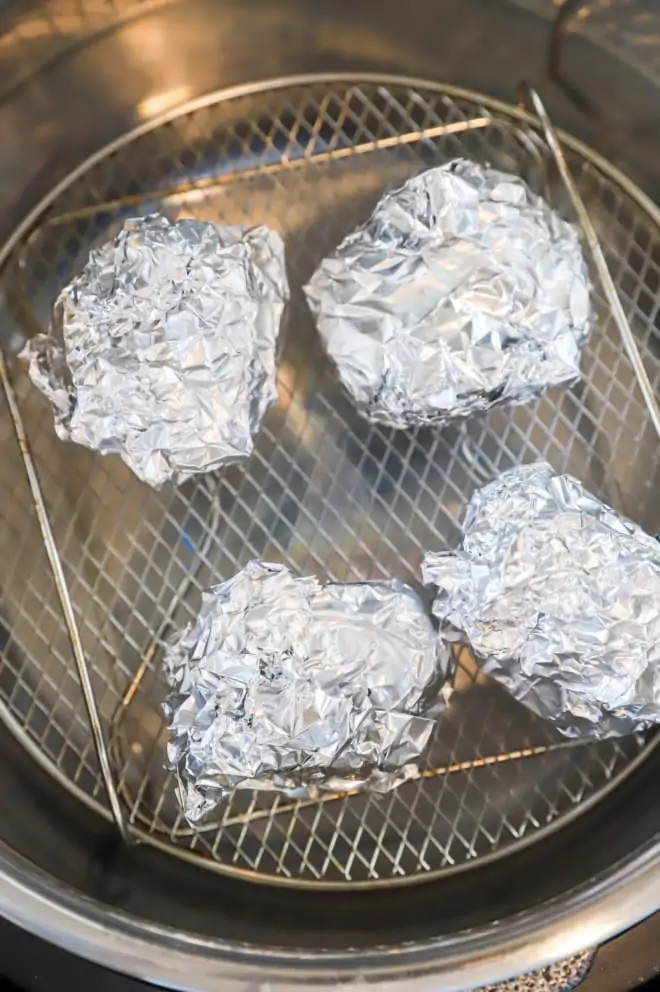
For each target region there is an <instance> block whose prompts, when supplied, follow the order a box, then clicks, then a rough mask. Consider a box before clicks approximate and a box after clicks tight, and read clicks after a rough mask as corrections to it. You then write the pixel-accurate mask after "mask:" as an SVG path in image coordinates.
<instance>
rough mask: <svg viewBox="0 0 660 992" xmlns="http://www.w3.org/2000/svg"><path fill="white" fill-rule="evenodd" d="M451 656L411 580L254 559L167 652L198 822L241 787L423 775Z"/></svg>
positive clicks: (310, 791)
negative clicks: (307, 570) (321, 577)
mask: <svg viewBox="0 0 660 992" xmlns="http://www.w3.org/2000/svg"><path fill="white" fill-rule="evenodd" d="M448 661H449V656H448V652H447V650H446V648H445V647H444V645H442V644H441V643H440V642H439V641H438V639H437V637H436V633H435V630H434V627H433V625H432V623H431V620H430V617H429V616H428V611H427V610H426V609H425V608H424V605H423V604H422V602H421V600H420V599H419V597H418V596H417V595H416V593H414V592H413V591H412V590H411V589H410V588H409V587H407V586H405V585H402V584H401V583H399V582H394V581H391V582H364V583H330V584H328V585H325V586H323V585H321V584H320V583H319V582H318V580H317V579H315V578H297V577H294V576H293V575H292V573H291V572H290V571H289V570H288V569H287V568H286V567H285V566H283V565H273V564H267V563H262V562H252V563H250V564H249V565H248V566H247V567H246V568H245V569H243V570H242V571H241V572H239V573H237V574H236V575H235V576H234V577H233V578H231V579H229V580H228V581H226V582H222V583H220V584H219V585H217V586H215V587H213V588H211V589H210V590H209V591H208V592H206V593H205V594H204V596H203V604H202V608H201V611H200V613H199V616H198V617H197V620H196V621H195V623H194V624H192V625H190V626H189V627H188V628H186V629H185V630H184V631H183V632H181V633H180V634H177V635H176V636H175V637H174V638H173V639H172V641H171V643H170V644H169V646H168V648H167V650H166V653H165V670H166V675H167V678H168V682H169V685H170V687H171V692H170V694H169V696H168V698H167V701H166V704H165V715H166V721H167V724H168V727H169V735H170V737H169V747H168V759H169V762H170V764H171V767H172V768H173V769H174V770H175V771H176V774H177V779H178V792H179V799H180V802H181V805H182V808H183V811H184V813H185V815H186V817H187V819H188V820H189V821H190V822H192V823H195V822H198V821H199V820H201V819H203V818H204V817H205V816H207V814H208V813H209V812H211V811H212V810H213V809H214V808H215V807H216V805H217V804H218V803H219V802H220V801H222V800H223V798H224V797H225V796H226V795H227V794H228V793H229V792H231V791H233V790H235V789H253V790H264V791H281V792H284V793H286V794H288V795H293V796H309V797H313V796H317V795H318V794H319V793H322V792H327V791H331V792H335V791H351V790H364V789H370V790H374V791H378V792H386V791H388V790H390V789H392V788H394V787H395V786H396V785H398V784H399V783H401V782H403V781H405V780H406V779H407V778H410V777H411V776H413V775H415V774H417V769H418V761H419V759H420V757H421V756H422V755H423V753H424V751H425V749H426V747H427V744H428V742H429V738H430V737H431V733H432V730H433V726H434V721H433V718H432V717H431V716H430V714H428V713H427V708H428V706H429V705H430V704H431V703H433V702H435V701H436V696H437V690H438V688H439V687H440V685H441V683H442V681H443V679H444V677H445V675H446V672H447V669H448Z"/></svg>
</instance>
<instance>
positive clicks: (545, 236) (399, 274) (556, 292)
mask: <svg viewBox="0 0 660 992" xmlns="http://www.w3.org/2000/svg"><path fill="white" fill-rule="evenodd" d="M305 292H306V296H307V300H308V303H309V306H310V308H311V310H312V312H313V314H314V315H315V317H316V320H317V323H318V327H319V331H320V334H321V336H322V338H323V340H324V343H325V346H326V349H327V351H328V353H329V355H330V356H331V358H332V359H333V360H334V362H335V364H336V366H337V370H338V373H339V377H340V379H341V381H342V382H343V384H344V386H345V387H346V389H347V390H348V392H349V393H350V395H351V396H352V398H353V400H354V401H355V403H356V405H357V407H358V408H359V409H360V410H361V411H362V413H363V414H364V415H365V416H366V417H367V418H368V419H369V420H370V421H371V422H373V423H383V424H387V425H389V426H393V427H399V428H406V427H414V426H423V425H425V424H432V423H442V422H444V421H448V420H451V419H453V418H456V417H465V416H467V415H469V414H472V413H474V412H476V411H483V410H488V409H490V408H491V407H493V406H496V405H499V404H503V403H516V404H518V403H525V402H527V401H528V400H529V399H530V398H532V397H533V396H535V395H536V394H538V393H540V392H541V391H543V390H544V389H546V388H547V387H553V386H567V385H570V384H571V383H573V382H575V381H577V380H578V379H579V378H580V352H581V348H582V346H583V345H584V344H585V342H586V340H587V338H588V335H589V331H590V328H591V323H592V312H591V304H590V280H589V275H588V270H587V266H586V263H585V260H584V256H583V253H582V249H581V246H580V241H579V237H578V234H577V231H576V229H575V228H574V227H573V226H572V225H571V224H569V223H567V222H566V221H564V220H563V219H562V218H561V217H560V216H559V215H558V214H557V213H555V212H554V211H553V210H552V209H551V208H550V207H549V206H548V205H547V204H546V203H545V201H544V200H542V199H541V198H540V197H538V196H536V195H535V194H534V193H532V191H531V190H530V189H529V188H528V186H527V185H526V184H525V182H524V181H523V180H522V179H520V178H519V177H517V176H513V175H507V174H505V173H502V172H498V171H496V170H494V169H490V168H484V167H482V166H481V165H478V164H476V163H475V162H469V161H466V160H462V159H459V160H456V161H453V162H450V163H449V164H447V165H443V166H440V167H439V168H433V169H429V170H428V171H426V172H423V173H421V174H420V175H418V176H415V177H414V178H412V179H410V180H408V182H406V183H405V184H404V185H403V186H402V187H401V188H400V189H396V190H394V191H393V192H390V193H387V194H386V195H385V196H383V198H382V199H381V200H380V202H379V203H378V205H377V206H376V208H375V210H374V212H373V214H372V215H371V217H370V218H369V220H368V221H367V222H366V223H365V224H364V225H363V226H362V227H360V228H359V229H358V230H356V231H354V232H353V233H352V234H349V235H348V237H346V238H345V239H344V240H343V241H342V242H341V244H340V245H339V247H338V248H337V249H336V250H335V251H334V252H333V253H332V254H331V255H330V256H329V257H327V258H326V259H324V260H323V261H322V262H321V264H320V266H319V267H318V269H317V270H316V272H315V273H314V275H313V277H312V279H311V281H310V282H309V284H308V285H307V287H306V288H305Z"/></svg>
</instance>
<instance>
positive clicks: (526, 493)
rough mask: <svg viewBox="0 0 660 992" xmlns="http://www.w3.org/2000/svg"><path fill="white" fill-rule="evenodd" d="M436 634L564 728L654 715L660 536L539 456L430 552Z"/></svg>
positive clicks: (493, 489)
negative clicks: (464, 647)
mask: <svg viewBox="0 0 660 992" xmlns="http://www.w3.org/2000/svg"><path fill="white" fill-rule="evenodd" d="M422 571H423V577H424V581H425V582H426V583H427V584H433V585H435V586H436V587H437V597H436V599H435V602H434V606H433V612H434V614H435V616H436V617H437V618H438V620H439V621H440V631H441V636H444V637H445V638H446V639H448V640H458V641H465V642H466V643H467V644H468V645H469V646H470V647H471V649H472V651H473V653H474V655H475V658H476V659H477V661H478V662H480V663H481V669H482V671H483V672H485V673H486V674H488V675H490V676H492V678H494V679H496V680H497V681H498V682H501V683H502V685H504V686H505V687H506V688H507V689H508V690H509V692H510V693H511V694H512V695H513V696H514V697H515V698H516V699H518V700H519V701H520V702H522V703H524V704H525V705H526V706H529V707H530V708H531V709H532V710H533V711H534V712H535V713H537V714H539V716H542V717H545V718H546V719H548V720H550V721H551V722H552V723H553V724H554V725H555V726H556V727H557V728H558V729H559V730H560V731H561V732H562V733H564V734H565V735H566V736H568V737H575V738H581V737H594V738H601V737H613V736H620V735H624V734H630V733H633V732H634V731H641V730H644V729H646V728H648V727H650V726H651V725H652V724H655V723H657V722H660V545H659V544H658V541H657V540H656V539H655V538H653V537H650V536H649V535H648V534H645V533H644V531H642V530H641V529H640V528H639V527H638V526H637V525H636V524H634V523H633V522H632V521H630V520H628V519H627V518H625V517H623V516H621V515H620V514H619V513H617V512H616V511H615V510H612V509H610V508H609V507H608V506H606V505H604V504H603V503H601V502H600V501H599V500H598V499H596V497H595V496H592V495H591V494H590V493H588V492H587V491H586V490H585V489H584V488H583V487H582V486H581V485H580V483H579V482H577V481H576V480H575V479H573V478H571V477H570V476H566V475H562V476H558V475H555V474H554V472H553V471H552V469H551V468H550V467H549V466H548V465H545V464H543V463H538V464H534V465H528V466H523V467H520V468H516V469H512V470H511V471H509V472H506V473H504V474H503V475H501V476H500V477H499V478H497V479H496V480H495V481H494V482H491V483H489V484H488V485H487V486H485V487H484V488H483V489H481V490H480V491H478V492H477V493H476V494H475V495H474V497H473V498H472V500H471V502H470V504H469V506H468V511H467V516H466V519H465V524H464V536H463V542H462V548H461V550H460V551H458V552H455V553H440V554H428V555H427V556H426V557H425V559H424V564H423V569H422Z"/></svg>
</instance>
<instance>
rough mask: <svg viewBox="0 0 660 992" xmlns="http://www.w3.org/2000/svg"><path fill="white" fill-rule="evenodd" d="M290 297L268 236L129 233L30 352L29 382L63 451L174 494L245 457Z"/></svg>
mask: <svg viewBox="0 0 660 992" xmlns="http://www.w3.org/2000/svg"><path fill="white" fill-rule="evenodd" d="M287 296H288V287H287V281H286V275H285V269H284V246H283V243H282V240H281V238H280V236H279V235H278V234H276V233H275V232H273V231H269V230H268V229H267V228H265V227H256V228H251V229H243V228H239V227H220V226H218V225H217V224H211V223H204V222H201V221H194V220H180V221H178V222H176V223H172V222H170V221H169V220H168V219H167V218H166V217H163V216H159V215H152V216H148V217H141V218H135V219H131V220H127V221H126V222H125V223H124V225H123V226H122V228H121V230H120V231H119V233H118V234H117V236H116V237H115V238H114V239H113V240H111V241H109V242H107V243H106V244H104V245H103V246H101V247H100V248H97V249H94V250H92V252H91V253H90V256H89V259H88V261H87V263H86V265H85V266H84V268H83V270H82V272H81V273H80V275H78V276H77V277H76V278H75V279H73V281H72V282H71V283H70V284H69V285H68V286H66V287H65V288H64V289H63V290H62V292H61V293H60V295H59V297H58V299H57V302H56V304H55V310H54V316H53V322H52V326H51V328H50V331H49V333H48V334H46V335H39V336H37V337H36V338H33V339H32V340H31V341H30V342H28V345H27V347H26V351H25V354H26V357H27V358H28V360H29V374H30V377H31V379H32V381H33V382H34V383H35V385H36V386H38V388H39V389H40V390H41V391H42V393H44V394H45V395H46V397H47V398H48V399H49V400H50V401H51V403H52V405H53V409H54V418H55V429H56V431H57V434H58V436H59V437H60V438H62V439H63V440H70V441H75V442H77V443H78V444H82V445H85V446H86V447H88V448H93V449H95V450H97V451H101V452H103V453H104V454H108V453H111V452H112V453H115V454H118V455H120V456H121V458H122V459H123V460H124V462H126V464H127V465H128V466H129V467H130V468H131V469H132V470H133V472H134V473H135V474H136V475H137V476H138V477H139V478H140V479H142V480H143V481H144V482H147V483H149V484H150V485H152V486H156V487H158V486H160V485H162V484H163V483H164V482H167V481H168V480H172V481H174V482H179V483H180V482H183V481H184V480H185V479H187V478H189V477H190V476H192V475H195V474H197V473H199V472H211V471H214V470H215V469H217V468H219V467H220V466H222V465H225V464H227V463H230V462H234V461H237V460H238V459H241V458H243V457H245V456H247V455H249V454H250V452H251V450H252V446H253V445H252V438H253V436H254V434H255V433H256V431H257V429H258V427H259V424H260V422H261V419H262V417H263V415H264V413H265V411H266V409H267V408H268V406H269V405H270V403H272V402H273V401H274V399H275V397H276V342H277V337H278V333H279V327H280V319H281V316H282V311H283V309H284V304H285V301H286V299H287Z"/></svg>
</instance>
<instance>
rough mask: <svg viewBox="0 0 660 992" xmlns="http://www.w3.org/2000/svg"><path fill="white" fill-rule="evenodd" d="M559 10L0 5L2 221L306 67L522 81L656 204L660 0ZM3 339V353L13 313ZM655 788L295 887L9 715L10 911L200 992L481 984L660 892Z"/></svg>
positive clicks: (618, 927) (563, 950) (500, 86)
mask: <svg viewBox="0 0 660 992" xmlns="http://www.w3.org/2000/svg"><path fill="white" fill-rule="evenodd" d="M558 10H559V5H558V3H556V2H555V3H553V2H551V0H525V2H522V0H520V2H507V0H414V3H412V5H410V4H407V5H406V4H403V3H399V2H395V0H325V2H316V0H278V2H273V0H222V2H219V0H143V2H139V0H132V2H131V0H112V2H108V3H106V2H103V3H102V2H100V0H80V2H79V3H75V4H74V3H71V2H69V0H52V2H50V3H48V2H44V3H36V2H30V3H27V2H26V3H22V2H20V0H17V2H11V0H9V2H5V3H4V4H2V5H0V136H1V140H0V187H1V189H2V196H1V197H0V238H2V239H3V240H4V239H6V238H9V237H10V235H11V234H12V232H13V231H14V229H15V228H16V227H17V226H18V225H19V224H20V223H21V222H22V221H23V219H24V218H25V217H26V216H27V215H28V214H29V213H30V211H31V210H32V209H33V208H34V206H35V204H37V203H38V202H39V200H40V199H41V198H42V197H43V196H44V195H45V194H47V193H48V191H49V190H51V189H52V188H53V187H54V186H55V185H56V183H57V182H58V181H59V180H60V179H62V178H63V177H65V176H66V175H68V174H69V173H70V172H71V170H72V169H74V168H75V167H76V166H77V165H78V164H79V163H80V162H81V161H83V160H84V159H85V158H86V157H87V156H89V155H91V154H93V153H94V152H95V151H97V150H98V149H100V148H102V147H103V146H105V145H106V144H108V143H109V142H111V141H113V140H114V139H116V138H118V137H119V136H121V135H122V134H124V133H125V132H126V131H128V130H129V129H130V128H132V127H134V126H135V125H136V124H138V123H140V124H144V123H145V121H148V120H149V119H150V116H152V115H153V116H154V117H155V116H158V115H159V114H162V113H163V112H164V111H165V110H168V109H169V108H171V107H173V106H175V105H176V103H177V101H179V100H183V99H185V100H191V99H193V98H194V97H196V96H199V95H202V94H204V93H207V92H211V91H216V90H218V89H220V88H223V87H229V86H234V85H237V84H241V83H253V82H256V81H261V80H268V79H277V78H281V77H283V76H290V75H300V74H309V73H342V72H343V73H346V72H356V73H359V72H361V73H370V74H379V73H385V74H388V75H390V76H391V75H393V74H394V75H405V76H407V77H413V76H414V77H419V78H424V79H430V80H441V81H444V82H446V83H451V84H452V85H454V86H460V87H466V88H469V89H471V90H475V91H478V92H482V93H486V94H488V95H489V96H490V97H493V98H495V99H501V100H508V101H510V100H511V98H512V95H513V94H515V91H516V86H517V84H518V83H519V82H520V80H521V79H523V78H524V79H526V80H527V81H528V82H531V83H533V84H535V85H536V86H537V87H538V88H539V89H540V90H542V92H543V96H544V99H545V102H546V105H547V108H548V110H549V112H550V114H551V116H552V118H553V120H554V121H555V123H556V124H557V125H558V126H561V127H562V128H563V129H564V130H565V131H567V132H569V133H571V134H573V135H575V137H577V138H578V139H580V140H582V141H584V142H586V143H587V144H589V145H590V146H592V147H593V148H595V149H596V150H597V151H599V152H601V153H602V154H603V156H604V157H606V158H607V159H609V160H610V161H611V162H612V163H613V164H614V165H615V166H617V167H618V168H619V169H620V170H621V171H622V172H624V173H626V174H627V175H628V176H629V177H630V178H631V179H632V180H633V181H634V182H635V183H636V184H637V185H638V186H639V187H640V188H641V189H642V190H643V191H644V192H645V193H646V194H647V195H648V196H649V197H650V198H651V199H654V198H657V197H658V194H659V193H660V131H658V127H657V124H655V123H654V122H655V121H657V119H658V113H659V110H660V14H659V13H658V12H657V5H656V4H654V3H647V4H644V3H631V2H628V3H623V2H622V3H621V4H618V3H617V2H616V0H615V2H614V3H610V4H607V5H606V4H602V5H600V4H593V5H589V4H584V3H569V4H568V5H565V6H564V8H562V12H563V20H562V21H561V22H560V25H559V28H557V26H556V21H555V18H556V15H557V13H558ZM553 22H554V23H555V34H554V38H555V43H554V44H553V43H552V38H553ZM654 69H657V71H658V75H657V76H655V75H654ZM0 338H2V339H3V343H4V345H6V346H7V347H8V348H9V350H11V347H12V342H11V340H10V338H11V325H10V324H9V322H5V323H3V324H2V325H0ZM7 430H10V427H9V426H8V419H7V416H6V410H5V409H4V408H2V409H1V410H0V431H7ZM629 455H630V457H631V458H634V452H630V453H629ZM65 481H66V480H63V484H64V482H65ZM1 517H2V505H0V518H1ZM1 540H2V539H1V538H0V541H1ZM2 547H3V545H2V543H0V548H2ZM0 560H2V559H1V558H0ZM0 567H1V566H0ZM2 581H4V580H2ZM10 581H11V577H10V576H9V577H7V584H9V583H10ZM8 588H9V586H8ZM34 616H35V624H38V623H39V622H41V621H40V619H39V611H38V610H36V609H35V613H34ZM1 632H2V630H1V628H0V633H1ZM659 782H660V748H658V747H655V748H650V749H649V750H648V751H647V753H646V756H645V758H644V760H642V761H640V762H638V763H637V764H635V765H634V767H632V768H631V770H630V773H629V774H627V775H626V777H625V778H624V779H623V780H622V781H621V782H620V783H619V784H618V785H617V787H616V788H613V789H610V790H608V791H607V792H606V793H605V794H604V795H603V796H602V797H601V798H600V800H599V801H598V802H595V803H591V804H587V806H586V807H585V809H584V810H583V811H582V812H581V813H580V815H576V816H573V817H571V818H569V819H568V820H567V821H566V822H565V824H564V825H563V826H562V828H561V829H559V830H556V831H554V832H552V833H551V834H547V835H543V836H540V837H539V839H538V840H536V841H535V842H534V843H531V844H529V845H527V846H523V847H521V848H520V849H514V850H512V852H511V853H510V854H508V855H507V856H506V857H502V858H498V859H496V860H492V861H485V862H483V863H479V862H477V863H476V864H475V865H474V866H473V867H470V868H467V869H466V870H463V871H460V872H457V873H454V874H449V875H447V876H446V877H442V878H438V879H436V880H435V881H434V880H429V881H426V882H424V883H422V884H416V885H411V886H396V887H392V888H387V887H385V888H383V887H378V888H377V889H374V890H372V889H370V888H369V887H368V886H367V887H363V888H360V889H359V891H350V889H343V890H341V891H339V890H338V891H334V890H329V891H319V890H294V889H292V888H283V887H269V886H266V885H260V884H255V883H254V882H252V883H250V882H249V881H245V880H243V879H239V878H230V877H224V876H223V875H221V874H215V873H212V872H207V871H204V870H202V869H200V868H199V867H195V866H194V865H191V864H187V863H185V862H184V861H181V860H176V859H173V858H172V857H170V856H169V855H168V854H167V853H165V852H163V851H159V850H158V849H156V848H154V847H147V846H143V845H137V846H130V845H126V844H124V843H123V841H122V840H121V838H120V837H119V835H118V832H117V830H116V829H115V827H114V825H113V824H112V823H111V822H108V820H107V819H104V818H103V817H101V816H98V815H96V813H95V812H94V811H93V810H92V809H89V808H87V807H86V806H85V805H84V804H83V803H81V802H79V801H78V800H77V799H76V798H75V797H74V796H73V795H72V794H71V793H70V792H69V791H67V790H65V789H64V788H63V787H62V786H61V784H60V783H58V782H57V781H56V780H55V779H54V778H53V777H52V776H49V775H48V774H47V772H46V771H45V770H44V768H43V767H41V766H40V764H39V762H38V761H37V760H35V756H34V755H29V754H28V753H27V752H26V751H25V750H24V749H23V748H22V747H21V746H20V745H19V743H18V742H17V741H16V739H15V738H14V737H13V736H12V734H10V733H9V731H8V730H7V729H6V728H5V727H0V808H1V809H2V814H1V815H0V914H2V915H3V916H4V917H6V918H7V920H9V921H12V922H14V923H16V924H18V925H19V926H21V927H23V928H26V929H27V930H30V931H32V932H33V933H34V934H37V935H39V936H40V937H43V938H45V939H46V940H48V941H50V942H52V943H54V944H57V945H60V946H61V947H63V948H66V949H68V950H70V951H73V952H75V953H76V954H79V955H82V956H84V957H86V958H89V959H91V960H93V961H95V962H97V963H100V964H102V965H105V966H107V967H109V968H112V969H115V970H117V971H120V972H124V973H126V974H127V975H132V976H135V977H138V978H142V979H145V980H148V981H151V982H154V983H159V984H162V985H163V986H167V987H171V988H176V989H189V990H194V992H204V990H208V992H211V990H212V992H219V990H227V992H229V990H236V992H238V990H245V989H248V988H249V989H252V988H258V987H261V986H264V988H265V987H268V988H275V987H277V988H289V987H294V986H296V985H301V984H302V985H303V986H304V987H305V988H313V987H316V986H319V987H320V986H321V985H325V984H328V983H331V984H332V983H336V984H341V983H346V984H350V986H351V987H354V983H356V982H358V983H359V982H361V981H364V982H378V983H380V984H381V985H382V987H383V988H384V989H385V988H395V987H401V988H404V987H405V988H406V989H410V990H412V989H415V990H417V989H418V990H423V989H428V990H431V989H432V990H434V992H437V990H440V989H462V988H473V987H475V986H478V985H481V984H484V983H488V982H494V981H498V980H500V979H503V978H506V977H509V976H512V975H516V974H520V973H522V972H525V971H529V970H532V969H536V968H538V967H539V966H541V965H543V964H545V963H548V962H551V961H556V960H558V959H560V958H562V957H566V956H568V955H570V954H572V953H574V952H576V951H578V950H582V949H584V948H587V947H591V946H595V945H598V944H600V943H602V942H603V941H605V940H607V939H608V938H610V937H612V936H613V935H614V934H617V933H619V932H621V931H623V930H625V929H626V928H628V927H630V926H632V925H633V924H635V923H636V922H637V921H639V920H641V919H642V918H644V917H646V916H648V915H649V914H652V913H653V912H654V911H656V910H658V909H659V908H660V788H659V787H658V783H659Z"/></svg>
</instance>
